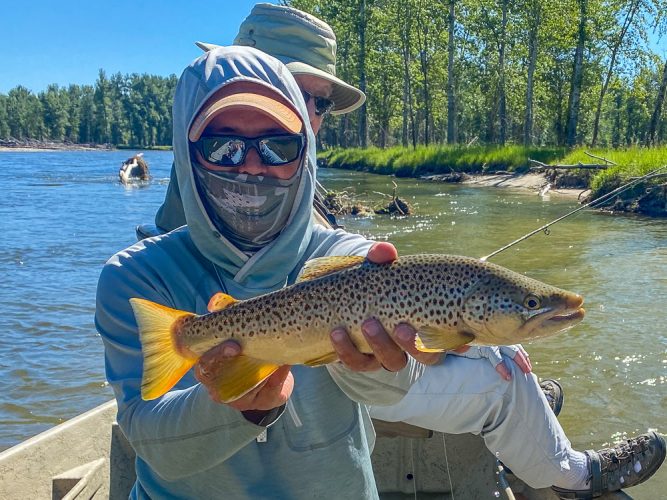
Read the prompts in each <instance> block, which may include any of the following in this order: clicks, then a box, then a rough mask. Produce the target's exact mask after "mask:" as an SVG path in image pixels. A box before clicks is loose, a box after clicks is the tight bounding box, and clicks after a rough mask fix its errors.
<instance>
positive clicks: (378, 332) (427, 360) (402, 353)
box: [331, 242, 441, 372]
mask: <svg viewBox="0 0 667 500" xmlns="http://www.w3.org/2000/svg"><path fill="white" fill-rule="evenodd" d="M397 258H398V252H397V251H396V247H394V245H392V244H391V243H387V242H379V243H375V244H374V245H373V246H372V247H371V248H370V250H369V251H368V255H367V259H368V260H369V261H370V262H373V263H374V264H389V263H391V262H393V261H394V260H396V259H397ZM361 331H362V333H363V335H364V337H365V338H366V341H367V342H368V345H369V346H370V347H371V349H372V350H373V354H365V353H362V352H360V351H359V350H358V349H357V348H356V347H355V345H354V344H353V343H352V340H351V339H350V336H349V334H348V332H347V331H346V330H345V329H344V328H336V329H334V330H333V331H332V332H331V342H332V344H333V347H334V350H335V351H336V353H337V354H338V358H339V359H340V361H341V362H342V363H343V364H344V365H345V366H347V367H348V368H349V369H351V370H353V371H375V370H379V369H380V368H384V369H386V370H388V371H392V372H396V371H399V370H401V369H403V368H404V367H405V365H406V364H407V361H408V360H407V356H406V353H407V354H409V355H411V356H412V357H413V358H415V359H416V360H417V361H419V362H420V363H424V364H427V365H430V364H434V363H437V362H438V361H439V360H440V356H441V355H440V353H423V352H420V351H418V350H417V349H416V348H415V335H416V332H415V330H414V328H412V326H410V325H408V324H404V323H402V324H399V325H397V326H396V328H395V329H394V332H393V335H389V333H388V332H387V331H386V330H385V328H384V326H382V324H381V323H380V322H379V321H378V320H376V319H374V318H369V319H367V320H366V321H364V322H363V324H362V325H361Z"/></svg>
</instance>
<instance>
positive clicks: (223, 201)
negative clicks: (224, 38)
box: [173, 47, 316, 289]
mask: <svg viewBox="0 0 667 500" xmlns="http://www.w3.org/2000/svg"><path fill="white" fill-rule="evenodd" d="M216 50H217V52H216V54H215V56H217V57H206V56H207V55H204V56H203V57H201V58H199V59H198V61H199V62H198V63H197V64H193V65H192V66H190V67H189V68H188V69H186V71H185V72H184V73H183V75H182V76H181V79H180V80H179V82H178V85H177V87H176V94H175V96H174V113H173V116H174V138H173V143H174V163H175V165H176V176H177V179H178V187H179V190H180V193H181V196H182V198H183V208H184V211H185V217H186V220H187V223H188V227H189V228H190V233H191V236H192V240H193V242H194V243H195V245H196V246H197V249H198V250H199V251H200V252H201V253H202V255H204V257H206V258H207V259H209V260H210V261H212V262H213V263H215V265H216V266H218V267H219V268H220V269H221V270H223V271H224V272H225V273H228V274H231V275H232V276H234V280H235V281H238V282H240V283H243V284H244V286H249V287H251V288H262V289H264V288H277V287H280V286H282V285H284V284H285V276H284V274H283V273H276V266H275V258H272V257H271V255H272V254H273V255H275V254H276V253H279V254H280V255H281V257H282V264H283V265H284V266H285V267H288V268H290V269H292V268H294V267H295V266H296V265H297V264H298V263H299V261H300V260H301V258H302V257H303V254H304V252H305V249H306V248H307V246H308V243H309V241H310V236H311V234H312V223H311V210H310V206H311V203H312V199H313V196H314V192H315V187H314V186H315V184H314V182H315V166H316V161H315V138H314V136H313V132H312V129H311V128H310V126H309V120H308V112H307V110H306V106H305V104H304V102H303V99H302V98H301V91H300V90H299V88H298V86H297V85H296V82H295V81H294V79H293V78H292V77H291V75H290V73H289V71H288V70H287V68H285V66H284V65H282V64H281V63H280V62H278V61H277V60H276V59H273V58H272V57H270V56H266V55H265V54H262V55H263V57H262V58H258V57H256V55H257V54H258V53H260V52H259V51H256V50H255V49H252V48H245V47H243V48H242V47H223V48H221V49H216ZM220 51H222V52H220ZM221 54H229V57H219V56H220V55H221ZM260 54H261V53H260ZM286 76H288V77H287V78H286ZM236 82H251V83H257V84H260V85H265V86H267V87H269V88H271V89H272V90H273V91H277V92H278V93H279V94H280V95H282V96H283V97H284V98H285V99H287V100H288V101H289V102H290V103H292V105H293V107H294V108H295V110H296V111H297V113H298V114H299V116H300V117H301V120H302V121H303V122H304V123H305V124H306V126H305V129H304V130H305V134H304V135H305V143H306V145H305V147H304V153H303V159H302V164H301V165H300V167H299V170H298V171H297V174H295V177H293V178H292V179H290V180H287V181H280V180H277V179H270V178H268V177H266V176H262V177H259V176H248V177H249V178H247V177H246V178H244V176H243V175H238V174H234V175H229V174H222V175H220V174H215V175H210V174H209V173H202V168H198V167H197V165H196V164H195V162H194V161H193V155H192V150H191V148H190V143H189V141H188V132H189V130H190V126H191V125H192V122H193V121H194V119H195V118H196V116H197V114H198V113H199V111H200V110H201V109H202V108H203V106H204V104H205V103H206V101H207V100H208V99H209V98H210V97H211V96H212V95H213V94H214V93H215V92H217V91H219V90H220V89H221V88H223V87H224V86H226V85H229V84H231V83H236ZM202 178H208V182H206V183H205V184H204V185H206V186H208V187H209V189H201V187H202V185H203V183H202V182H201V180H202ZM290 181H293V182H290ZM198 186H199V189H198ZM223 191H224V192H223ZM267 192H270V194H271V195H272V199H271V200H270V203H269V205H267V204H266V203H264V202H265V201H266V194H267ZM207 194H208V196H207ZM271 202H272V203H271ZM239 204H245V205H246V206H245V210H244V208H243V207H241V206H239ZM253 204H254V205H255V206H254V207H250V206H248V205H253ZM233 205H235V206H233ZM248 209H250V210H248ZM263 210H264V211H269V212H271V213H270V214H264V213H262V211H263ZM264 215H266V216H264ZM260 216H263V217H260ZM225 220H228V221H233V223H234V228H235V230H234V231H226V230H225V229H229V228H228V227H227V226H226V224H225ZM239 233H240V234H239ZM281 267H282V266H281ZM277 274H280V276H277Z"/></svg>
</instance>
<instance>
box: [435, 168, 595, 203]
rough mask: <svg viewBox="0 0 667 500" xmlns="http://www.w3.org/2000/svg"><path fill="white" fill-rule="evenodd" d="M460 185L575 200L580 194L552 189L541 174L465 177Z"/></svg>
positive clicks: (578, 191) (573, 191)
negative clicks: (529, 192) (518, 190)
mask: <svg viewBox="0 0 667 500" xmlns="http://www.w3.org/2000/svg"><path fill="white" fill-rule="evenodd" d="M427 179H428V180H431V181H434V182H439V181H443V180H444V179H442V178H441V176H437V175H432V176H429V177H427ZM445 182H446V180H445ZM460 183H461V184H465V185H469V186H480V187H502V188H510V189H520V190H528V191H534V192H535V193H536V194H539V193H542V194H543V195H547V194H548V195H553V196H566V197H571V198H577V197H579V195H580V194H581V193H582V191H583V190H582V189H553V188H552V187H551V185H550V183H549V181H548V180H547V178H546V177H545V175H544V174H542V173H528V174H489V175H465V176H464V177H463V178H462V179H461V181H460Z"/></svg>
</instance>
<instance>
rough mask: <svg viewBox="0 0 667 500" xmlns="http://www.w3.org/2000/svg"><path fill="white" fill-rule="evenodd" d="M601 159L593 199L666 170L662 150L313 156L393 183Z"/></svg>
mask: <svg viewBox="0 0 667 500" xmlns="http://www.w3.org/2000/svg"><path fill="white" fill-rule="evenodd" d="M586 152H589V153H591V154H593V155H596V156H599V157H602V158H607V159H608V160H611V161H612V162H614V163H616V164H617V165H616V166H612V167H610V168H608V169H606V170H601V171H599V172H597V173H595V174H594V175H593V177H592V180H591V189H592V191H593V195H594V196H601V195H603V194H605V193H608V192H609V191H611V190H613V189H615V188H617V187H618V186H620V185H621V184H623V182H625V181H626V180H627V179H628V178H629V177H638V176H641V175H644V174H646V173H648V172H650V171H651V170H654V169H656V168H658V167H661V166H663V165H667V147H658V148H650V149H647V148H640V147H632V148H627V149H593V150H590V149H588V148H578V149H574V150H571V151H569V152H568V150H567V149H566V148H564V147H548V148H538V147H525V146H516V145H511V146H504V147H500V146H472V147H465V146H445V145H437V146H418V147H417V148H415V149H413V148H403V147H393V148H386V149H381V148H368V149H360V148H353V149H329V150H326V151H323V152H321V153H320V154H319V155H318V158H319V159H320V161H321V162H322V163H323V164H324V165H326V166H329V167H333V168H342V169H348V170H362V171H366V172H372V173H376V174H393V175H396V176H397V177H420V176H423V175H431V174H447V173H452V172H463V173H469V174H480V173H490V172H495V171H499V170H502V171H507V172H526V171H528V169H529V168H530V166H529V163H528V159H533V160H537V161H540V162H542V163H546V164H551V165H555V164H568V165H572V164H577V163H579V162H580V163H587V164H590V163H603V162H602V161H600V160H597V159H595V158H591V157H590V156H588V155H587V154H586Z"/></svg>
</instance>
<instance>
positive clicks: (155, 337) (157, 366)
mask: <svg viewBox="0 0 667 500" xmlns="http://www.w3.org/2000/svg"><path fill="white" fill-rule="evenodd" d="M130 304H131V305H132V309H133V310H134V316H135V318H136V319H137V325H138V326H139V338H140V339H141V350H142V351H143V355H144V371H143V377H142V380H141V398H142V399H143V400H145V401H148V400H150V399H155V398H159V397H160V396H162V395H163V394H165V393H166V392H167V391H168V390H169V389H171V388H172V387H174V385H176V383H177V382H178V381H179V380H180V379H181V378H182V377H183V375H185V374H186V373H187V372H188V371H189V370H190V368H192V367H193V366H194V364H195V363H196V362H197V359H198V358H196V357H186V356H184V355H183V354H182V353H181V352H180V351H179V350H178V349H177V346H176V345H175V342H174V329H175V328H177V327H178V324H179V322H180V321H179V320H180V319H182V318H187V317H190V316H194V314H192V313H188V312H184V311H179V310H177V309H171V308H169V307H166V306H163V305H160V304H156V303H155V302H151V301H149V300H144V299H130Z"/></svg>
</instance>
